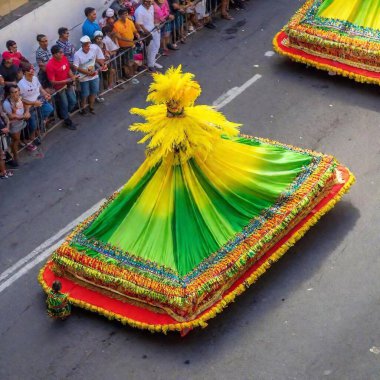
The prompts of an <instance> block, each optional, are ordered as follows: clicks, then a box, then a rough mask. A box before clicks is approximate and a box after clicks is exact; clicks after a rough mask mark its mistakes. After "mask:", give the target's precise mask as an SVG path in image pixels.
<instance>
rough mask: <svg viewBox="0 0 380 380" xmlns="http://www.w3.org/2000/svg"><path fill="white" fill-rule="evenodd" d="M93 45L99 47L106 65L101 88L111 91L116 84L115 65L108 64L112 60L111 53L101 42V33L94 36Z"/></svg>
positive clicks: (98, 32)
mask: <svg viewBox="0 0 380 380" xmlns="http://www.w3.org/2000/svg"><path fill="white" fill-rule="evenodd" d="M94 44H95V45H97V46H99V47H100V49H101V51H102V53H103V55H104V59H105V63H106V65H107V66H105V65H104V66H103V70H102V79H103V88H106V89H111V88H112V86H113V85H114V84H115V83H116V70H115V65H113V64H111V62H110V59H111V58H112V56H111V52H109V51H108V49H107V46H106V44H105V43H104V42H103V33H102V32H100V31H99V30H97V31H96V32H95V34H94Z"/></svg>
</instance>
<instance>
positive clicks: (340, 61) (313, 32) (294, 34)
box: [273, 0, 380, 84]
mask: <svg viewBox="0 0 380 380" xmlns="http://www.w3.org/2000/svg"><path fill="white" fill-rule="evenodd" d="M321 3H322V2H321V1H320V0H308V1H306V3H305V4H304V5H303V6H302V7H301V8H300V9H299V10H298V11H297V12H296V14H295V15H294V16H293V17H292V18H291V20H290V21H289V23H288V24H287V25H286V26H285V27H284V28H283V30H282V31H280V32H279V33H277V34H276V35H275V37H274V39H273V46H274V50H275V51H276V52H277V53H279V54H281V55H284V56H287V57H289V58H290V59H292V60H294V61H296V62H300V63H304V64H306V65H310V66H314V67H316V68H317V69H320V70H326V71H333V72H335V73H337V74H339V75H342V76H345V77H348V78H350V79H354V80H355V81H357V82H360V83H370V84H380V43H379V41H380V32H379V31H376V30H372V29H371V28H363V27H360V26H356V25H354V24H351V23H348V22H344V21H341V20H335V19H328V18H323V17H318V16H317V11H318V8H319V6H320V4H321Z"/></svg>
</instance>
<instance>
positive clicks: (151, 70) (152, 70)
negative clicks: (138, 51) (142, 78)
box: [148, 67, 157, 73]
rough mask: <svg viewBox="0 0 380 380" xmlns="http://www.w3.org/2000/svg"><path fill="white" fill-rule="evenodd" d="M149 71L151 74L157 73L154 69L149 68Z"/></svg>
mask: <svg viewBox="0 0 380 380" xmlns="http://www.w3.org/2000/svg"><path fill="white" fill-rule="evenodd" d="M148 71H149V72H151V73H156V72H157V70H156V69H155V68H154V67H148Z"/></svg>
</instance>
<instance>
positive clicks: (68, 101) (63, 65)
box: [46, 45, 77, 130]
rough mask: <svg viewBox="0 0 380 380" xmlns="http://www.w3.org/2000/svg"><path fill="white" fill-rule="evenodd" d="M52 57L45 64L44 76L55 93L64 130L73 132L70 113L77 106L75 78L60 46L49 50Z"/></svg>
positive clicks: (73, 127) (74, 126)
mask: <svg viewBox="0 0 380 380" xmlns="http://www.w3.org/2000/svg"><path fill="white" fill-rule="evenodd" d="M51 54H52V55H53V56H52V58H51V59H50V60H49V62H48V63H47V64H46V74H47V77H48V79H49V81H50V83H51V84H52V85H53V87H54V89H55V90H56V91H57V92H56V95H55V96H56V99H58V101H59V109H60V114H61V116H62V118H63V119H64V123H65V126H66V128H68V129H71V130H75V129H77V128H76V124H74V123H73V121H72V120H71V119H70V112H71V111H72V110H73V109H74V107H75V105H76V104H77V97H76V95H75V89H74V86H73V84H74V82H75V80H76V79H77V77H76V76H75V75H74V74H73V72H72V71H71V69H70V63H69V61H68V60H67V58H66V57H65V56H64V54H63V50H62V48H61V47H60V46H58V45H54V46H52V48H51Z"/></svg>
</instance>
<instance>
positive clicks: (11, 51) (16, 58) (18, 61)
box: [3, 40, 29, 68]
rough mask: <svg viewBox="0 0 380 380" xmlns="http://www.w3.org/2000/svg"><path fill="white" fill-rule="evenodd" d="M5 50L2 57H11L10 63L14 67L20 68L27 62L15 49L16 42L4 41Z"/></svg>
mask: <svg viewBox="0 0 380 380" xmlns="http://www.w3.org/2000/svg"><path fill="white" fill-rule="evenodd" d="M6 47H7V51H5V52H4V53H3V59H10V58H12V63H13V64H14V65H15V66H16V67H20V66H21V68H22V66H23V65H24V64H27V63H29V61H28V60H27V59H26V58H25V57H24V56H23V55H22V54H21V52H19V51H18V50H17V43H16V42H15V41H12V40H9V41H7V43H6Z"/></svg>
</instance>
